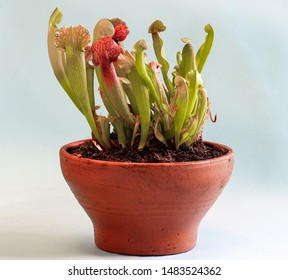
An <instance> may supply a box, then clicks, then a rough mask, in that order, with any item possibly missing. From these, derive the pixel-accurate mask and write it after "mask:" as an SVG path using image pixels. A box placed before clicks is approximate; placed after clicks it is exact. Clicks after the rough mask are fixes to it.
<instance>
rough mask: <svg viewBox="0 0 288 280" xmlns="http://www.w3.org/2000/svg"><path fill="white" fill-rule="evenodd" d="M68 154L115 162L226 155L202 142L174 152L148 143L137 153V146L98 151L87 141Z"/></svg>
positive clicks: (174, 160) (164, 160)
mask: <svg viewBox="0 0 288 280" xmlns="http://www.w3.org/2000/svg"><path fill="white" fill-rule="evenodd" d="M68 152H69V153H71V154H73V155H75V156H78V157H83V158H89V159H96V160H106V161H116V162H141V163H143V162H155V163H156V162H188V161H199V160H207V159H212V158H216V157H220V156H222V155H225V154H227V152H228V150H227V149H226V148H224V147H220V146H216V145H213V144H212V143H208V142H205V141H202V140H199V141H197V142H195V143H194V144H193V145H191V146H184V145H183V146H181V147H180V148H179V149H178V150H176V149H175V148H174V147H173V146H168V147H166V146H165V145H164V144H162V143H161V142H159V141H157V140H154V141H150V143H149V147H146V148H144V149H143V150H142V151H139V150H138V148H137V145H134V146H132V147H127V148H125V149H123V148H120V147H116V146H112V148H111V149H110V150H107V151H104V150H103V151H99V150H98V149H97V147H96V146H95V145H94V143H93V141H87V142H85V143H84V144H81V145H79V146H77V147H73V148H70V149H69V150H68Z"/></svg>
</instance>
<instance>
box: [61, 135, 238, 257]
mask: <svg viewBox="0 0 288 280" xmlns="http://www.w3.org/2000/svg"><path fill="white" fill-rule="evenodd" d="M83 141H85V140H83ZM83 141H78V142H74V143H70V144H68V145H65V146H63V147H62V148H61V149H60V160H61V168H62V172H63V175H64V177H65V179H66V181H67V183H68V185H69V186H70V188H71V190H72V192H73V193H74V195H75V197H76V198H77V200H78V202H79V203H80V204H81V206H82V207H83V208H84V210H85V211H86V213H87V214H88V216H89V217H90V218H91V220H92V223H93V226H94V235H95V243H96V246H97V247H99V248H100V249H103V250H106V251H110V252H115V253H121V254H129V255H167V254H176V253H181V252H185V251H188V250H190V249H192V248H193V247H194V246H195V244H196V239H197V230H198V226H199V223H200V221H201V220H202V218H203V217H204V215H205V214H206V213H207V211H208V210H209V209H210V208H211V206H212V205H213V204H214V202H215V201H216V199H217V198H218V196H219V195H220V194H221V192H222V190H223V188H224V186H225V185H226V183H227V182H228V180H229V178H230V176H231V173H232V168H233V162H234V156H233V151H232V149H231V148H229V147H226V146H225V147H226V148H228V149H229V152H228V154H226V155H224V156H222V157H218V158H215V159H212V160H205V161H196V162H185V163H144V164H143V163H123V162H122V163H119V162H108V161H99V160H90V159H85V158H78V157H76V156H73V155H71V154H69V153H68V152H67V149H68V148H69V147H71V146H77V145H79V144H80V143H82V142H83ZM212 144H214V145H219V144H215V143H212ZM220 146H223V145H220Z"/></svg>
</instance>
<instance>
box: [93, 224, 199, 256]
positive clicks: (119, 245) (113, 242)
mask: <svg viewBox="0 0 288 280" xmlns="http://www.w3.org/2000/svg"><path fill="white" fill-rule="evenodd" d="M150 233H151V234H149V236H147V233H144V232H142V233H137V232H134V233H133V232H131V233H129V234H127V233H126V232H125V233H123V231H119V230H118V231H112V232H109V233H107V234H105V233H104V232H103V233H101V232H100V231H99V230H94V236H95V244H96V246H97V247H98V248H99V249H101V250H104V251H107V252H111V253H118V254H123V255H134V256H164V255H174V254H179V253H184V252H187V251H190V250H191V249H193V248H194V247H195V246H196V241H197V230H196V231H194V232H190V233H186V234H184V233H183V232H182V233H181V232H179V231H178V232H177V233H176V232H175V233H171V232H170V233H169V234H167V232H166V233H165V230H164V229H163V230H161V231H160V232H156V231H154V230H153V229H152V230H151V231H150Z"/></svg>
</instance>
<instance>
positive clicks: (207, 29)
mask: <svg viewBox="0 0 288 280" xmlns="http://www.w3.org/2000/svg"><path fill="white" fill-rule="evenodd" d="M204 30H205V32H207V33H208V32H210V31H213V27H212V26H211V25H210V24H209V23H208V24H206V25H205V27H204Z"/></svg>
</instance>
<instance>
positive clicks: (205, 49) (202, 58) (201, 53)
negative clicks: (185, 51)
mask: <svg viewBox="0 0 288 280" xmlns="http://www.w3.org/2000/svg"><path fill="white" fill-rule="evenodd" d="M205 32H206V33H207V36H206V38H205V42H204V43H203V45H202V46H201V47H200V49H199V50H198V52H197V55H196V62H197V69H198V72H199V73H201V72H202V69H203V67H204V64H205V62H206V59H207V57H208V55H209V53H210V50H211V48H212V45H213V41H214V30H213V28H212V26H211V25H210V24H207V25H206V26H205Z"/></svg>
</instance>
